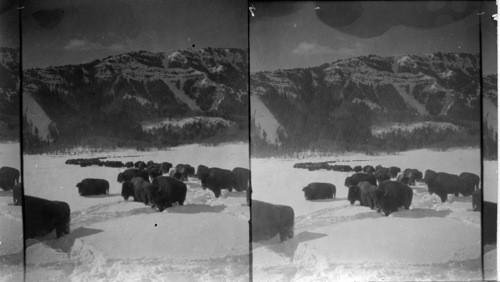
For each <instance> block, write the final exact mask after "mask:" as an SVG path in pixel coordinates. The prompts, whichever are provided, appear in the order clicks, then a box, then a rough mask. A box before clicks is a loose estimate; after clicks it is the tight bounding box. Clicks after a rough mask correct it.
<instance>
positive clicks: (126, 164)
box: [125, 162, 134, 168]
mask: <svg viewBox="0 0 500 282" xmlns="http://www.w3.org/2000/svg"><path fill="white" fill-rule="evenodd" d="M125 167H126V168H131V167H134V163H133V162H126V163H125Z"/></svg>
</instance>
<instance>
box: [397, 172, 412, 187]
mask: <svg viewBox="0 0 500 282" xmlns="http://www.w3.org/2000/svg"><path fill="white" fill-rule="evenodd" d="M397 181H398V182H401V183H403V184H405V185H408V182H409V180H408V177H406V176H405V175H404V174H400V175H398V177H397Z"/></svg>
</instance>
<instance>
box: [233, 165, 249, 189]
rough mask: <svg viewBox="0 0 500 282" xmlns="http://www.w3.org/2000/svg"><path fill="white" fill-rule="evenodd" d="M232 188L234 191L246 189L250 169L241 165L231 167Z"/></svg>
mask: <svg viewBox="0 0 500 282" xmlns="http://www.w3.org/2000/svg"><path fill="white" fill-rule="evenodd" d="M233 177H234V189H235V190H236V191H243V190H246V189H247V187H248V185H249V184H250V170H249V169H246V168H242V167H235V168H234V169H233Z"/></svg>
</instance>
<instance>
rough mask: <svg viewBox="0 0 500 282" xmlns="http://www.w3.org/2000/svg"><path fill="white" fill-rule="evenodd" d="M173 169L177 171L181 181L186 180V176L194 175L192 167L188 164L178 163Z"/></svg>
mask: <svg viewBox="0 0 500 282" xmlns="http://www.w3.org/2000/svg"><path fill="white" fill-rule="evenodd" d="M175 171H176V173H178V174H179V175H180V178H181V179H180V180H182V181H187V180H188V176H189V177H194V173H195V170H194V167H192V166H190V165H188V164H178V165H177V166H176V167H175Z"/></svg>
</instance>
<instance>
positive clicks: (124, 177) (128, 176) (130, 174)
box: [116, 168, 149, 183]
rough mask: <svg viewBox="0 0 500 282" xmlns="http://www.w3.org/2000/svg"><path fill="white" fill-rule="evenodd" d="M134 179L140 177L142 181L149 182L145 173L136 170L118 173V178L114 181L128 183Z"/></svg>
mask: <svg viewBox="0 0 500 282" xmlns="http://www.w3.org/2000/svg"><path fill="white" fill-rule="evenodd" d="M134 177H142V179H144V180H146V181H149V174H148V172H147V171H145V170H142V169H137V168H129V169H126V170H125V171H124V172H120V173H118V178H117V179H116V181H118V182H119V183H122V182H123V181H130V180H132V178H134Z"/></svg>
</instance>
